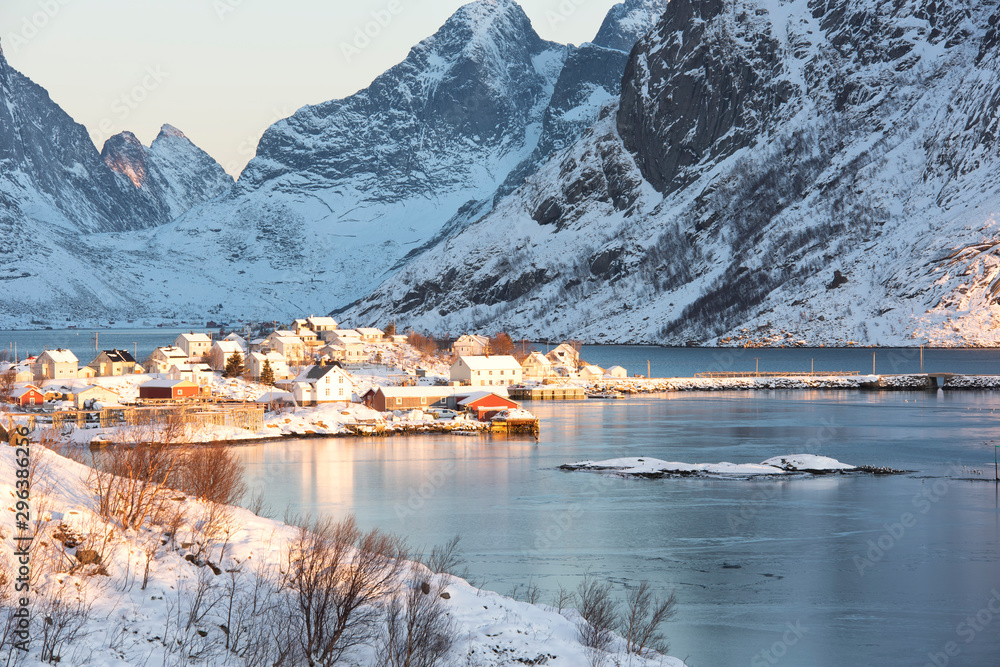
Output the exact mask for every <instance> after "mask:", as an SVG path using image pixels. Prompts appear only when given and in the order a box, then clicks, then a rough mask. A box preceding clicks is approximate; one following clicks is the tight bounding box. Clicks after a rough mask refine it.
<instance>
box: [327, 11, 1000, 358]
mask: <svg viewBox="0 0 1000 667" xmlns="http://www.w3.org/2000/svg"><path fill="white" fill-rule="evenodd" d="M996 24H997V19H996V5H995V4H994V3H979V4H973V5H968V4H966V3H962V2H937V1H935V2H897V3H893V4H891V5H887V4H885V3H877V2H874V1H872V2H847V1H846V0H830V1H827V2H818V1H816V0H814V1H813V2H807V1H806V0H794V1H792V2H770V1H768V0H757V1H750V0H735V1H733V2H725V3H723V2H719V1H716V0H705V2H691V1H688V0H675V1H673V2H671V3H670V4H669V5H668V7H667V11H666V13H665V14H664V16H663V18H662V20H661V22H660V23H659V24H658V25H657V27H656V28H655V29H654V30H653V31H652V32H650V33H649V34H648V35H646V37H644V38H643V39H642V40H641V41H640V42H639V44H637V45H636V48H635V49H634V50H633V51H632V53H631V54H630V58H629V63H628V66H627V67H626V74H625V80H624V82H623V88H622V99H621V104H620V107H619V108H618V109H617V110H616V111H617V112H616V113H614V114H609V116H608V117H607V118H605V120H603V121H601V122H599V123H598V124H597V125H595V126H594V128H593V129H592V130H591V131H589V132H587V133H586V134H585V135H584V137H583V138H581V139H580V140H579V141H578V142H577V143H576V144H575V145H573V146H571V147H569V148H567V149H565V150H564V151H562V152H560V153H558V154H557V155H556V156H555V157H554V158H553V159H552V160H550V161H549V162H548V163H547V164H546V165H545V166H544V167H543V168H541V169H540V170H539V171H538V173H536V174H534V175H533V176H532V177H531V178H529V179H528V181H527V183H526V184H525V185H524V186H523V187H522V188H521V189H519V190H518V191H516V192H514V193H513V194H511V195H510V196H509V197H507V198H505V199H504V200H503V201H501V202H499V203H498V205H497V207H496V209H495V210H494V211H493V212H492V213H491V214H489V215H488V216H486V217H484V218H483V219H482V220H480V221H478V222H477V223H476V224H474V225H472V226H471V227H470V228H469V229H467V230H466V231H465V232H462V233H457V234H454V235H452V236H451V237H450V238H448V239H447V240H445V241H443V242H442V243H441V244H440V246H439V247H437V248H433V249H431V250H429V251H428V252H427V253H426V255H425V257H424V258H421V261H420V262H419V263H415V264H413V265H411V266H408V267H406V268H405V269H404V270H403V271H402V272H401V273H400V274H399V276H397V277H396V278H395V279H392V280H389V281H386V282H385V283H384V284H383V285H381V286H380V287H379V289H378V290H376V292H375V293H374V294H373V295H372V297H371V298H368V299H365V300H364V301H363V302H360V303H359V304H357V305H356V306H354V307H352V308H351V309H348V310H347V311H346V312H345V313H344V315H345V316H346V317H355V316H356V317H359V318H361V319H362V320H365V319H368V320H370V321H384V320H385V319H386V318H389V317H396V319H397V323H398V324H400V325H406V324H409V323H413V324H414V325H416V326H421V327H427V328H434V322H435V321H441V322H443V323H444V328H446V329H448V330H461V329H463V328H485V329H488V330H494V329H498V328H506V329H508V330H510V331H512V332H513V333H515V334H517V335H519V336H527V337H532V336H538V335H542V336H552V335H572V336H576V337H580V338H583V339H585V340H596V341H644V342H665V343H684V342H689V341H692V340H696V341H702V342H706V341H722V342H732V341H740V340H751V339H753V340H766V341H771V342H783V343H787V342H792V341H796V340H800V339H801V340H805V341H807V342H811V343H821V342H822V343H827V344H831V343H833V344H836V343H841V344H844V343H847V342H850V341H859V342H867V343H882V344H889V343H904V344H909V343H913V342H916V341H932V342H935V343H941V344H953V343H969V342H977V343H987V344H991V343H996V342H997V341H1000V306H998V305H997V303H996V298H997V295H998V294H1000V287H998V286H997V284H998V283H1000V237H998V236H997V234H996V232H995V229H994V228H995V225H996V220H995V216H994V213H993V212H994V211H996V210H997V207H998V206H1000V185H998V184H997V182H996V180H995V179H994V178H991V177H990V173H992V172H993V171H994V170H995V169H996V168H997V167H998V166H1000V164H998V155H997V149H996V141H995V137H996V128H997V122H996V118H995V112H994V110H995V109H996V108H997V91H998V86H1000V74H998V72H997V66H996V63H997V62H998V58H997V54H996V53H995V49H996V45H997V39H996ZM493 230H496V232H495V233H494V232H493ZM835 269H836V270H837V271H838V272H839V278H838V279H834V270H835Z"/></svg>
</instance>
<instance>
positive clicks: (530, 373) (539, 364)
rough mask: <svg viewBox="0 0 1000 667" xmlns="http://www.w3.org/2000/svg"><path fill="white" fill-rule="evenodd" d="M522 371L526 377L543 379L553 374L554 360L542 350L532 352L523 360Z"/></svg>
mask: <svg viewBox="0 0 1000 667" xmlns="http://www.w3.org/2000/svg"><path fill="white" fill-rule="evenodd" d="M521 371H522V373H523V374H524V377H525V378H530V379H532V380H542V379H544V378H547V377H549V376H550V375H552V362H551V361H549V360H548V359H547V358H546V356H545V355H544V354H542V353H541V352H532V353H531V354H529V355H528V356H527V358H525V360H524V361H522V362H521Z"/></svg>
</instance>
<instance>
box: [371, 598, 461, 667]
mask: <svg viewBox="0 0 1000 667" xmlns="http://www.w3.org/2000/svg"><path fill="white" fill-rule="evenodd" d="M442 592H443V587H442V586H441V585H440V584H438V585H430V583H429V582H427V581H423V582H421V583H420V584H416V583H415V582H414V585H411V586H409V587H408V589H407V591H406V592H405V594H403V595H397V596H395V597H393V598H392V599H391V600H389V603H388V604H387V605H386V610H385V627H384V629H383V631H382V635H381V636H380V637H379V642H378V644H377V646H376V651H375V657H376V660H377V664H379V665H381V666H382V667H434V666H435V665H439V664H442V661H443V660H444V659H445V656H447V654H448V652H449V651H450V650H451V647H452V646H453V645H454V643H455V629H454V625H453V624H452V622H451V619H450V618H449V617H448V614H447V611H446V610H445V607H444V602H443V599H442V598H441V593H442Z"/></svg>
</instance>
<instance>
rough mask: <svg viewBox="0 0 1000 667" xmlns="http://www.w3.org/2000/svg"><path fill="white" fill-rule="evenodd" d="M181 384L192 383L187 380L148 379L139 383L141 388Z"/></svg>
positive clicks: (157, 387)
mask: <svg viewBox="0 0 1000 667" xmlns="http://www.w3.org/2000/svg"><path fill="white" fill-rule="evenodd" d="M179 384H186V385H190V384H192V383H191V382H188V381H187V380H146V381H145V382H143V383H142V384H140V385H139V388H140V389H142V388H143V387H150V388H153V389H159V388H163V387H176V386H177V385H179ZM195 386H197V385H195Z"/></svg>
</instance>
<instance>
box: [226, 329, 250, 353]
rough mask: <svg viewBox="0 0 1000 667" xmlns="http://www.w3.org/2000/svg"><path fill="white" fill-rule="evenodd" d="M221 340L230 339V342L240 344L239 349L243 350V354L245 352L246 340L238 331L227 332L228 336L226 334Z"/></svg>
mask: <svg viewBox="0 0 1000 667" xmlns="http://www.w3.org/2000/svg"><path fill="white" fill-rule="evenodd" d="M222 340H229V341H232V342H234V343H236V344H237V345H239V346H240V350H241V351H242V352H243V354H246V353H247V341H246V339H245V338H244V337H243V336H241V335H239V334H238V333H236V332H235V331H234V332H233V333H231V334H229V335H228V336H226V337H225V338H223V339H222Z"/></svg>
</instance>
